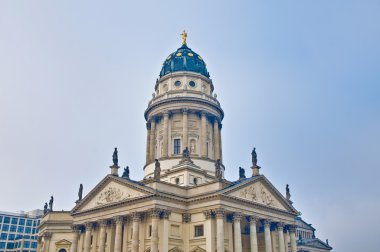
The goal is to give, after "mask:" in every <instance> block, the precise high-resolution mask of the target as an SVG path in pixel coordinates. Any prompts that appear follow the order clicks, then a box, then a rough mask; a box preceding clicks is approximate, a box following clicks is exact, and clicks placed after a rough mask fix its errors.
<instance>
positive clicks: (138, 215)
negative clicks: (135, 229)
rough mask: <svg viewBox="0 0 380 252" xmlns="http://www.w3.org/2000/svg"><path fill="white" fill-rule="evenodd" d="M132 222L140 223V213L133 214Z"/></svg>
mask: <svg viewBox="0 0 380 252" xmlns="http://www.w3.org/2000/svg"><path fill="white" fill-rule="evenodd" d="M132 220H133V221H140V220H141V213H139V212H134V213H132Z"/></svg>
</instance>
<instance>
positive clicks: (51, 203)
mask: <svg viewBox="0 0 380 252" xmlns="http://www.w3.org/2000/svg"><path fill="white" fill-rule="evenodd" d="M53 202H54V197H53V196H51V197H50V201H49V211H50V212H53Z"/></svg>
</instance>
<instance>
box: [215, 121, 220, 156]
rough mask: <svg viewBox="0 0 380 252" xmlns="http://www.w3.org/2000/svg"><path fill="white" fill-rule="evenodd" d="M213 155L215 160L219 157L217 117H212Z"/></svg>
mask: <svg viewBox="0 0 380 252" xmlns="http://www.w3.org/2000/svg"><path fill="white" fill-rule="evenodd" d="M214 156H215V160H218V159H220V150H219V121H218V118H217V117H215V119H214Z"/></svg>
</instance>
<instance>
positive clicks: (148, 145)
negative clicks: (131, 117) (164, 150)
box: [145, 122, 151, 164]
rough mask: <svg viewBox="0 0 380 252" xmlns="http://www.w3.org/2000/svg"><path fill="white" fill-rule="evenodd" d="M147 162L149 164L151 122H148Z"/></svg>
mask: <svg viewBox="0 0 380 252" xmlns="http://www.w3.org/2000/svg"><path fill="white" fill-rule="evenodd" d="M145 159H146V164H148V163H149V162H150V161H151V160H150V122H147V123H146V157H145Z"/></svg>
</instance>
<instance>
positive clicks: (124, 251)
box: [123, 218, 129, 252]
mask: <svg viewBox="0 0 380 252" xmlns="http://www.w3.org/2000/svg"><path fill="white" fill-rule="evenodd" d="M127 221H129V220H128V219H127V218H125V219H124V224H123V227H124V228H123V252H127V247H128V237H129V236H128V233H129V229H128V222H127Z"/></svg>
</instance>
